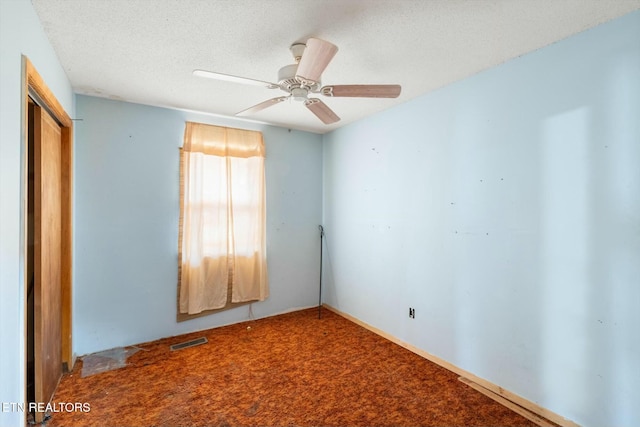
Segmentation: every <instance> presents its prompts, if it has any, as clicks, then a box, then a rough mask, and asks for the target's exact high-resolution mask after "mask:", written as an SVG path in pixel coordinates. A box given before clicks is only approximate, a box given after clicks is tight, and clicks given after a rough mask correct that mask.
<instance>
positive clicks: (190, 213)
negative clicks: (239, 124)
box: [179, 122, 269, 314]
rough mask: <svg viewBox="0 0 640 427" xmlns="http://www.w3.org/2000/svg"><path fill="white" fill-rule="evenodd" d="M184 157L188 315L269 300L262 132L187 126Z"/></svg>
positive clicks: (182, 300) (183, 304)
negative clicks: (229, 305)
mask: <svg viewBox="0 0 640 427" xmlns="http://www.w3.org/2000/svg"><path fill="white" fill-rule="evenodd" d="M181 156H182V157H181V174H182V180H181V181H182V183H181V186H182V188H181V210H180V215H181V217H180V220H181V221H180V227H181V230H180V267H181V269H180V271H181V273H180V292H179V309H180V313H187V314H197V313H200V312H202V311H204V310H213V309H219V308H222V307H224V306H225V305H226V304H227V302H228V301H229V300H230V301H231V302H234V303H238V302H246V301H254V300H258V301H263V300H265V299H266V298H267V297H268V296H269V286H268V280H267V261H266V232H265V222H266V209H265V202H266V200H265V179H264V175H265V173H264V159H265V148H264V142H263V139H262V133H260V132H255V131H247V130H241V129H231V128H225V127H220V126H211V125H205V124H201V123H192V122H187V123H186V127H185V135H184V146H183V148H182V153H181ZM229 290H231V298H229V295H228V292H229Z"/></svg>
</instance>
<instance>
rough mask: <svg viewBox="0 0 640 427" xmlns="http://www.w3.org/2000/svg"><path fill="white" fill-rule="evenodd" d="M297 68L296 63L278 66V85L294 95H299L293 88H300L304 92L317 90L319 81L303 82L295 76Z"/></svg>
mask: <svg viewBox="0 0 640 427" xmlns="http://www.w3.org/2000/svg"><path fill="white" fill-rule="evenodd" d="M297 70H298V64H290V65H285V66H284V67H282V68H280V70H278V86H280V88H281V89H282V90H284V91H285V92H289V93H291V94H292V95H293V96H294V97H296V96H299V95H296V94H295V93H294V92H293V91H294V90H295V89H302V90H304V91H305V92H317V91H318V89H319V88H320V82H304V84H303V82H301V81H300V80H298V79H297V78H296V71H297ZM309 83H311V84H309ZM296 92H299V91H296Z"/></svg>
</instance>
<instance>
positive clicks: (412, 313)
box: [409, 307, 416, 319]
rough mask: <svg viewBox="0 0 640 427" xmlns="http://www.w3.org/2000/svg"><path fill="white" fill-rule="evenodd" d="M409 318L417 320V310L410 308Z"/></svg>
mask: <svg viewBox="0 0 640 427" xmlns="http://www.w3.org/2000/svg"><path fill="white" fill-rule="evenodd" d="M409 317H410V318H412V319H415V318H416V309H415V308H411V307H409Z"/></svg>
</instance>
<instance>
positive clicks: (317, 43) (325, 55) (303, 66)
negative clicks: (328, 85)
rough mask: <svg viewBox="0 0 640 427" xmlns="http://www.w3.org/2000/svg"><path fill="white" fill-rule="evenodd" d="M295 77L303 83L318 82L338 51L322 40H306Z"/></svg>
mask: <svg viewBox="0 0 640 427" xmlns="http://www.w3.org/2000/svg"><path fill="white" fill-rule="evenodd" d="M306 44H307V47H306V48H305V49H304V52H303V54H302V58H300V63H299V64H298V70H297V71H296V77H298V78H299V79H302V80H305V81H312V82H319V81H320V75H321V74H322V72H323V71H324V69H325V68H327V65H329V62H330V61H331V59H333V57H334V56H335V54H336V52H337V51H338V47H337V46H336V45H334V44H332V43H329V42H327V41H324V40H320V39H314V38H310V39H309V40H307V43H306Z"/></svg>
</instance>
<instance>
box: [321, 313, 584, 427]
mask: <svg viewBox="0 0 640 427" xmlns="http://www.w3.org/2000/svg"><path fill="white" fill-rule="evenodd" d="M323 306H324V307H325V308H326V309H328V310H331V311H333V312H334V313H336V314H338V315H340V316H342V317H344V318H345V319H348V320H350V321H352V322H353V323H356V324H358V325H360V326H362V327H363V328H365V329H368V330H369V331H371V332H373V333H375V334H377V335H380V336H381V337H383V338H386V339H388V340H389V341H391V342H393V343H395V344H398V345H399V346H400V347H403V348H406V349H407V350H409V351H411V352H413V353H415V354H417V355H418V356H421V357H424V358H425V359H427V360H429V361H431V362H433V363H435V364H436V365H439V366H441V367H443V368H445V369H447V370H449V371H451V372H455V373H456V374H458V375H460V376H461V377H463V378H464V379H467V381H462V382H464V383H465V384H467V385H470V384H469V383H468V381H470V382H472V383H474V384H477V385H479V386H480V387H482V388H484V389H485V390H488V391H489V392H491V393H493V394H495V395H497V396H498V397H499V398H502V399H506V400H507V401H509V402H511V404H515V405H517V406H519V407H521V408H524V409H525V410H526V411H529V412H531V413H533V414H535V415H537V416H539V417H542V418H543V419H546V420H549V421H552V422H554V423H556V424H558V425H560V426H562V427H580V425H579V424H576V423H575V422H573V421H571V420H568V419H566V418H565V417H563V416H561V415H558V414H556V413H555V412H553V411H550V410H549V409H546V408H543V407H542V406H540V405H538V404H536V403H533V402H531V401H530V400H527V399H525V398H524V397H521V396H518V395H517V394H515V393H513V392H511V391H509V390H505V389H504V388H502V387H500V386H499V385H496V384H493V383H492V382H490V381H487V380H485V379H483V378H480V377H478V376H476V375H474V374H472V373H471V372H467V371H465V370H464V369H462V368H459V367H457V366H456V365H454V364H452V363H449V362H447V361H446V360H444V359H441V358H439V357H437V356H434V355H433V354H431V353H428V352H426V351H424V350H421V349H419V348H417V347H415V346H413V345H411V344H409V343H407V342H404V341H402V340H400V339H398V338H397V337H395V336H393V335H391V334H389V333H387V332H384V331H382V330H380V329H378V328H375V327H373V326H371V325H369V324H368V323H365V322H363V321H362V320H360V319H357V318H355V317H353V316H351V315H350V314H347V313H344V312H342V311H340V310H338V309H337V308H334V307H332V306H330V305H328V304H323ZM470 386H471V385H470ZM474 388H475V387H474ZM476 390H477V389H476ZM485 394H487V393H485ZM487 395H488V394H487ZM489 397H492V396H489ZM492 398H493V397H492ZM494 400H496V401H497V402H499V403H501V404H503V405H505V402H503V401H501V400H499V399H494ZM505 406H507V407H509V408H510V409H512V410H513V407H511V406H510V405H509V404H506V405H505ZM516 412H517V411H516ZM532 418H535V417H532ZM530 419H531V418H530ZM532 421H534V422H536V421H535V420H533V419H532ZM541 422H543V421H541ZM539 425H544V424H539Z"/></svg>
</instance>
